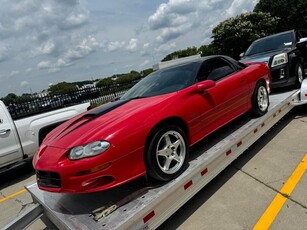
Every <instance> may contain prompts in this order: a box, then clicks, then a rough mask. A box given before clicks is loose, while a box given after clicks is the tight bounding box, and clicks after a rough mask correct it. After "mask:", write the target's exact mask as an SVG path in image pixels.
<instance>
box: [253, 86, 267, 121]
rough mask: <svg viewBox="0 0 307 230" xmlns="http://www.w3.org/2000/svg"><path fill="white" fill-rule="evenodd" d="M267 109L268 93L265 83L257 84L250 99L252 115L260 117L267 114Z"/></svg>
mask: <svg viewBox="0 0 307 230" xmlns="http://www.w3.org/2000/svg"><path fill="white" fill-rule="evenodd" d="M268 108H269V93H268V91H267V88H266V86H265V83H263V82H258V83H257V85H256V87H255V90H254V93H253V97H252V113H253V114H254V115H256V116H258V117H259V116H262V115H264V114H266V113H267V111H268Z"/></svg>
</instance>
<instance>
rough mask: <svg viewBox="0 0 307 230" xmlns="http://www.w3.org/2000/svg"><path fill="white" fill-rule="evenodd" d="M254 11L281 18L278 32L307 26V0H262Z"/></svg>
mask: <svg viewBox="0 0 307 230" xmlns="http://www.w3.org/2000/svg"><path fill="white" fill-rule="evenodd" d="M254 11H255V12H265V13H270V14H271V16H274V17H278V18H280V20H279V22H278V26H277V28H276V32H281V31H286V30H290V29H304V28H305V29H306V28H307V1H306V0H260V1H259V2H258V4H257V5H256V6H255V9H254Z"/></svg>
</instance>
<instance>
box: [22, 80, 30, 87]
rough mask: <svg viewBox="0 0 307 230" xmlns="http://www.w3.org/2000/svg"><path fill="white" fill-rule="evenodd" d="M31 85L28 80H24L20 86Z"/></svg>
mask: <svg viewBox="0 0 307 230" xmlns="http://www.w3.org/2000/svg"><path fill="white" fill-rule="evenodd" d="M28 85H29V82H27V81H22V82H20V87H22V88H23V87H26V86H28Z"/></svg>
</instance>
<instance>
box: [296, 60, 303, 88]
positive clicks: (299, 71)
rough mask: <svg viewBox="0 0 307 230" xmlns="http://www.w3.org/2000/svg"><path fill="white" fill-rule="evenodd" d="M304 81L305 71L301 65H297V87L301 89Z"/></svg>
mask: <svg viewBox="0 0 307 230" xmlns="http://www.w3.org/2000/svg"><path fill="white" fill-rule="evenodd" d="M303 80H304V70H303V66H302V65H301V64H300V63H297V65H296V67H295V87H296V88H300V87H301V84H302V82H303Z"/></svg>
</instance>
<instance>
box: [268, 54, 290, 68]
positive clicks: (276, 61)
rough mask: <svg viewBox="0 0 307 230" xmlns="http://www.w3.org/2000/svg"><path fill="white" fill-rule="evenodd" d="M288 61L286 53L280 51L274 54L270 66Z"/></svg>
mask: <svg viewBox="0 0 307 230" xmlns="http://www.w3.org/2000/svg"><path fill="white" fill-rule="evenodd" d="M285 63H288V54H286V53H282V54H277V55H275V56H274V58H273V61H272V65H271V67H274V66H278V65H282V64H285Z"/></svg>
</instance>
